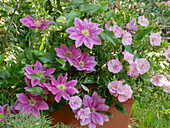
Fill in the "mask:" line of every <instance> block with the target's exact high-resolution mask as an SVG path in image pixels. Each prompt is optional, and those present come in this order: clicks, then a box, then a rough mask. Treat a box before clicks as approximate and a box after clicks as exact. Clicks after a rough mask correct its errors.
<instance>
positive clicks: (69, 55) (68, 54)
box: [55, 44, 81, 65]
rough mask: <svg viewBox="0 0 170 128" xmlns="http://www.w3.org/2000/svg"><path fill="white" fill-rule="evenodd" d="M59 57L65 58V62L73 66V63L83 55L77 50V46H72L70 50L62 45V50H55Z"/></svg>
mask: <svg viewBox="0 0 170 128" xmlns="http://www.w3.org/2000/svg"><path fill="white" fill-rule="evenodd" d="M55 51H56V52H57V56H58V57H60V58H63V59H64V60H65V61H68V62H69V63H70V65H73V61H74V60H75V59H76V58H78V57H79V56H80V55H81V50H80V49H77V50H76V46H75V45H72V46H71V47H70V48H68V47H67V46H65V45H64V44H61V46H60V49H59V48H55Z"/></svg>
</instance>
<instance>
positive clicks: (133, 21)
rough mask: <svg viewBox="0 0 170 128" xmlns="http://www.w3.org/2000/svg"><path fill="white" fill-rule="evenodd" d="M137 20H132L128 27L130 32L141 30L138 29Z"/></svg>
mask: <svg viewBox="0 0 170 128" xmlns="http://www.w3.org/2000/svg"><path fill="white" fill-rule="evenodd" d="M135 25H136V18H134V19H132V20H131V21H130V22H129V23H128V24H127V25H126V29H128V30H129V31H130V32H132V33H135V32H134V31H132V29H133V30H139V29H140V28H138V27H136V26H135Z"/></svg>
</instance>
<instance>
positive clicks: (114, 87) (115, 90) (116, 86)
mask: <svg viewBox="0 0 170 128" xmlns="http://www.w3.org/2000/svg"><path fill="white" fill-rule="evenodd" d="M108 89H109V92H110V94H111V95H113V96H115V97H117V96H118V95H119V94H122V92H123V82H122V81H112V82H110V83H108Z"/></svg>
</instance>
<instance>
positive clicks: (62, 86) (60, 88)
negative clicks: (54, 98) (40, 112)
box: [57, 84, 66, 91]
mask: <svg viewBox="0 0 170 128" xmlns="http://www.w3.org/2000/svg"><path fill="white" fill-rule="evenodd" d="M57 88H58V89H59V90H60V91H61V90H64V89H66V86H65V85H64V84H60V85H58V86H57Z"/></svg>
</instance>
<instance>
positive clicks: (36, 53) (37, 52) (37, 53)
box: [29, 50, 45, 56]
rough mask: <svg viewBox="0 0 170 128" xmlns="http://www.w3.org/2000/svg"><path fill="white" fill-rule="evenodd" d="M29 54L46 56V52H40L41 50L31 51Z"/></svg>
mask: <svg viewBox="0 0 170 128" xmlns="http://www.w3.org/2000/svg"><path fill="white" fill-rule="evenodd" d="M29 52H30V53H34V54H35V55H38V56H43V55H45V53H44V52H42V51H39V50H30V51H29Z"/></svg>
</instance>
